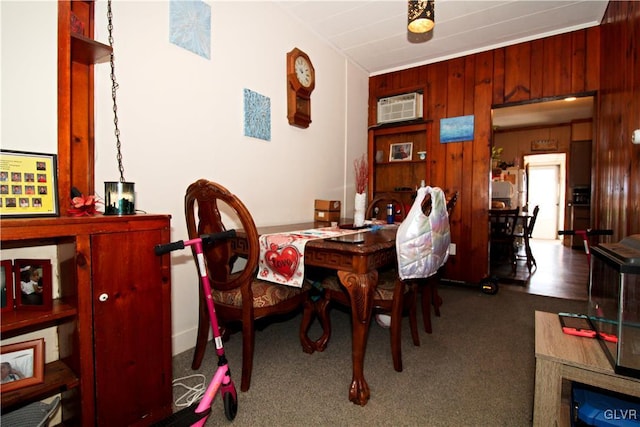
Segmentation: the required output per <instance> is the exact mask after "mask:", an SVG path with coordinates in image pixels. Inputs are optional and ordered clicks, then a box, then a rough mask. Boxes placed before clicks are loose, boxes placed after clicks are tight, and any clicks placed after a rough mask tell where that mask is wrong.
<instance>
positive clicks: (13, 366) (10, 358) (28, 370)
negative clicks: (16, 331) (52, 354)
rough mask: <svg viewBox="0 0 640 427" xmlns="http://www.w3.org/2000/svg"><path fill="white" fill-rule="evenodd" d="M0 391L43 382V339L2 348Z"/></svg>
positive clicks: (3, 391) (4, 391)
mask: <svg viewBox="0 0 640 427" xmlns="http://www.w3.org/2000/svg"><path fill="white" fill-rule="evenodd" d="M0 368H1V371H2V380H1V384H0V391H2V393H6V392H8V391H12V390H18V389H20V388H23V387H26V386H31V385H35V384H40V383H42V382H43V381H44V338H38V339H35V340H31V341H24V342H19V343H14V344H7V345H3V346H2V355H1V356H0Z"/></svg>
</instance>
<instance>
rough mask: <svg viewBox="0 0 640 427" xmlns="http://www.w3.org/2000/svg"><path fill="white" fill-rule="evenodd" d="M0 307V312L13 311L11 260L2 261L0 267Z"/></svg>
mask: <svg viewBox="0 0 640 427" xmlns="http://www.w3.org/2000/svg"><path fill="white" fill-rule="evenodd" d="M0 280H1V281H2V283H1V285H0V301H1V302H0V307H1V308H2V312H5V311H11V310H13V307H14V304H13V301H14V298H13V263H12V262H11V260H2V266H1V267H0Z"/></svg>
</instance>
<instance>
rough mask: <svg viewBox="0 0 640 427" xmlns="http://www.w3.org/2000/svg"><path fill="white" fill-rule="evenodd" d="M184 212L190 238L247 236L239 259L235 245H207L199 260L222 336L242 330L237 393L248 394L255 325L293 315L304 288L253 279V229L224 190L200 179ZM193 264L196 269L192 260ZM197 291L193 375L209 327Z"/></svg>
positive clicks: (304, 295)
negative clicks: (235, 232) (232, 232)
mask: <svg viewBox="0 0 640 427" xmlns="http://www.w3.org/2000/svg"><path fill="white" fill-rule="evenodd" d="M184 207H185V216H186V220H187V231H188V234H189V238H195V237H197V236H199V235H201V234H208V233H214V232H220V231H224V230H227V229H232V228H239V229H242V230H243V232H244V233H245V234H246V242H247V246H246V247H243V248H242V254H240V253H238V252H237V246H238V245H237V244H235V243H236V242H235V241H221V242H218V243H217V244H214V245H207V246H205V248H204V254H205V260H206V265H207V270H208V273H209V279H210V281H211V287H212V292H211V297H212V298H213V300H214V302H215V306H216V314H217V316H218V321H219V323H220V325H221V326H220V328H221V330H223V336H224V337H225V338H229V335H230V333H231V330H230V325H232V324H237V323H239V324H241V326H242V380H241V384H240V390H242V391H247V390H249V386H250V383H251V371H252V367H253V350H254V341H255V326H254V322H255V321H256V320H257V319H261V318H264V317H267V316H272V315H277V314H285V313H291V312H293V311H295V310H298V309H299V308H301V307H302V305H303V303H304V302H305V299H306V298H307V296H308V289H309V288H308V287H305V288H303V289H299V288H294V287H290V286H284V285H278V284H274V283H271V282H266V281H262V280H258V279H256V273H257V269H258V257H259V255H260V248H259V243H258V232H257V230H256V225H255V223H254V222H253V218H252V217H251V214H250V213H249V211H248V210H247V208H246V207H245V205H244V204H243V203H242V202H241V201H240V199H238V198H237V197H236V196H235V195H233V194H231V193H230V192H229V191H228V190H227V189H226V188H224V187H222V186H221V185H219V184H216V183H214V182H211V181H207V180H204V179H200V180H198V181H196V182H194V183H193V184H191V185H190V186H189V187H188V188H187V192H186V195H185V198H184ZM221 212H224V217H225V218H228V220H226V221H225V222H226V223H227V224H232V225H233V226H231V227H228V228H227V226H225V223H224V222H223V216H222V215H221ZM239 258H244V260H245V261H246V264H245V265H244V268H242V269H239V270H238V267H237V266H236V265H235V262H236V261H237V260H238V259H239ZM194 260H195V262H196V263H198V260H197V259H196V258H195V254H194ZM234 267H236V268H234ZM198 288H199V289H200V304H199V308H198V313H199V319H198V336H197V341H196V347H195V352H194V355H193V362H192V364H191V367H192V369H198V368H199V367H200V364H201V363H202V359H203V357H204V353H205V350H206V346H207V341H208V337H209V325H210V322H209V317H208V316H209V315H208V312H207V308H206V304H205V299H204V298H205V295H204V291H203V290H202V286H198ZM206 297H209V296H206Z"/></svg>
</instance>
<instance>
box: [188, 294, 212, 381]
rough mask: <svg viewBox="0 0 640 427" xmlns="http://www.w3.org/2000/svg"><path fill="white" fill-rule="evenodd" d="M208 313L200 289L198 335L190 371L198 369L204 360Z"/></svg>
mask: <svg viewBox="0 0 640 427" xmlns="http://www.w3.org/2000/svg"><path fill="white" fill-rule="evenodd" d="M210 326H211V324H210V322H209V312H208V311H207V307H206V304H205V302H204V296H203V292H202V289H200V300H199V304H198V334H197V337H196V348H195V350H194V352H193V360H192V361H191V369H193V370H196V369H199V368H200V365H201V364H202V359H204V353H205V351H206V350H207V343H208V342H209V329H210Z"/></svg>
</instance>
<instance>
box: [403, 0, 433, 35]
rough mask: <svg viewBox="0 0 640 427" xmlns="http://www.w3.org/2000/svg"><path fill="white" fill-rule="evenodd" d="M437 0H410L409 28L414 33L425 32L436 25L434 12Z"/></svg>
mask: <svg viewBox="0 0 640 427" xmlns="http://www.w3.org/2000/svg"><path fill="white" fill-rule="evenodd" d="M434 5H435V0H409V1H408V8H409V11H408V24H407V28H408V29H409V31H411V32H412V33H416V34H424V33H428V32H429V31H431V30H433V27H434V26H435V25H436V21H435V14H434Z"/></svg>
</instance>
